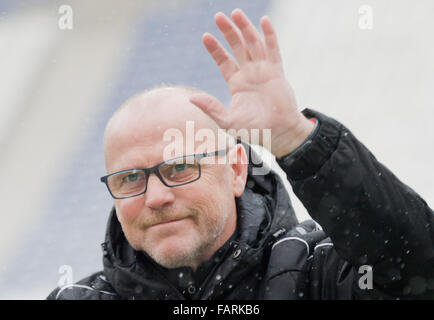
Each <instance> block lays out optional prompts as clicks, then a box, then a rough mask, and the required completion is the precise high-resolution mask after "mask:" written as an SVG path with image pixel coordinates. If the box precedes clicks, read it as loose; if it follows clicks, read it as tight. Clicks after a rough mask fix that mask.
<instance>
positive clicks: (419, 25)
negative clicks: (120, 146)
mask: <svg viewBox="0 0 434 320" xmlns="http://www.w3.org/2000/svg"><path fill="white" fill-rule="evenodd" d="M65 5H66V7H65ZM237 7H239V8H241V9H243V10H244V11H245V12H246V13H247V14H248V15H249V17H250V18H251V19H252V21H254V23H255V24H256V25H258V23H259V18H260V17H261V16H263V15H265V14H267V15H269V16H270V17H271V19H272V22H273V24H274V26H275V28H276V31H277V34H278V38H279V41H280V46H281V50H282V56H283V60H284V64H285V72H286V74H287V76H288V79H289V80H290V82H291V84H292V85H293V87H294V89H295V92H296V94H297V98H298V103H299V105H300V108H304V107H309V108H312V109H316V110H318V111H320V112H323V113H326V114H327V115H329V116H332V117H334V118H336V119H338V120H339V121H341V122H342V123H344V124H345V125H346V126H347V127H349V128H350V129H351V130H352V131H353V133H355V135H356V136H357V137H358V138H359V139H360V140H361V141H362V142H363V143H364V144H365V145H366V146H368V148H369V149H370V150H371V151H372V152H373V153H374V154H375V156H376V157H377V159H379V160H380V161H381V162H382V163H384V164H385V165H386V166H387V167H388V168H390V169H391V170H392V171H393V172H394V173H395V174H396V175H397V176H398V177H399V178H400V179H401V180H402V181H404V182H405V183H406V184H408V185H409V186H410V187H412V188H413V189H415V190H416V191H417V192H418V193H419V194H420V195H421V196H422V197H423V198H424V199H425V200H426V201H427V202H428V204H429V205H430V206H431V207H433V206H434V174H433V169H432V163H433V161H434V126H433V125H432V123H433V119H434V103H433V98H432V93H433V88H434V59H433V57H434V40H433V39H434V20H433V19H432V17H433V16H434V2H432V1H431V0H418V1H417V2H415V1H410V0H393V1H392V0H365V1H358V0H347V1H342V0H326V1H314V0H269V1H265V0H236V1H234V0H160V1H156V0H146V1H143V0H129V1H115V0H98V1H96V0H94V1H86V0H62V1H56V0H54V1H48V0H0V177H1V178H0V204H1V213H0V215H1V223H0V299H44V298H45V297H46V296H47V295H48V294H49V293H50V292H51V290H52V289H54V288H55V287H56V286H57V285H59V284H60V283H65V281H74V282H75V281H78V280H80V279H81V278H83V277H85V276H87V275H89V274H90V273H92V272H94V271H97V270H100V269H101V268H102V254H101V250H100V243H101V242H102V241H103V239H104V231H105V226H106V219H107V217H108V213H109V210H110V208H111V206H112V199H111V198H110V196H109V194H108V192H107V190H106V189H105V186H104V185H103V184H101V183H100V182H99V177H100V176H102V175H104V174H105V168H104V155H103V148H102V137H103V130H104V126H105V124H106V122H107V120H108V119H109V117H110V115H111V114H112V113H113V112H114V111H115V110H116V108H117V107H118V106H119V105H120V104H121V103H122V102H123V101H124V100H125V99H127V98H128V97H129V96H131V95H133V94H134V93H136V92H138V91H141V90H143V89H145V88H149V87H152V86H155V85H157V84H161V83H163V82H164V83H169V84H183V85H188V86H194V87H198V88H200V89H202V90H205V91H208V92H210V93H211V94H213V95H215V96H216V97H217V98H219V99H220V100H221V101H223V102H224V103H228V101H229V100H230V95H229V92H228V90H227V87H226V84H225V82H224V80H223V78H222V77H221V75H220V73H219V70H218V68H217V67H216V66H215V64H214V62H213V60H212V59H211V57H210V56H209V55H208V53H207V52H206V50H205V49H204V47H203V46H202V43H201V36H202V34H203V33H204V32H211V33H213V34H214V35H216V36H217V37H218V38H219V39H221V40H223V37H222V36H221V35H220V34H219V32H218V30H217V27H216V26H215V25H214V21H213V17H214V15H215V13H217V12H218V11H222V12H224V13H226V14H230V12H231V11H232V10H233V9H235V8H237ZM71 18H72V19H71ZM291 195H292V194H291ZM292 201H293V204H294V207H295V208H296V210H297V214H298V216H299V219H300V220H304V219H306V218H308V215H307V213H306V210H305V209H304V208H303V206H302V205H301V204H300V203H299V201H298V200H297V199H296V198H295V197H294V196H293V195H292ZM65 277H66V278H65Z"/></svg>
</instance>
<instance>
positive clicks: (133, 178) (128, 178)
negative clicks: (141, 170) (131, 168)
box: [123, 173, 140, 183]
mask: <svg viewBox="0 0 434 320" xmlns="http://www.w3.org/2000/svg"><path fill="white" fill-rule="evenodd" d="M139 178H140V177H139V174H138V173H130V174H129V175H127V176H125V177H124V179H123V182H124V183H129V182H136V181H137V180H139Z"/></svg>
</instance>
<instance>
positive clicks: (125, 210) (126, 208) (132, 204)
mask: <svg viewBox="0 0 434 320" xmlns="http://www.w3.org/2000/svg"><path fill="white" fill-rule="evenodd" d="M115 207H116V212H117V216H118V219H119V221H120V222H122V223H124V222H125V223H132V222H134V221H135V220H136V219H137V217H139V215H140V212H141V211H142V210H143V201H142V200H141V197H140V196H139V197H134V198H129V199H123V200H116V202H115Z"/></svg>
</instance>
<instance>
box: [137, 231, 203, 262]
mask: <svg viewBox="0 0 434 320" xmlns="http://www.w3.org/2000/svg"><path fill="white" fill-rule="evenodd" d="M193 240H194V239H191V238H189V239H184V238H181V237H176V236H171V237H166V238H164V239H162V240H159V241H155V242H154V241H148V242H147V245H146V246H145V248H144V251H145V252H146V253H147V254H148V255H149V256H150V257H151V258H152V259H154V261H155V262H157V263H158V264H160V265H162V266H163V267H166V268H169V269H172V268H178V267H183V266H191V265H192V264H193V261H194V260H196V257H197V249H198V248H197V245H198V243H199V242H197V241H193Z"/></svg>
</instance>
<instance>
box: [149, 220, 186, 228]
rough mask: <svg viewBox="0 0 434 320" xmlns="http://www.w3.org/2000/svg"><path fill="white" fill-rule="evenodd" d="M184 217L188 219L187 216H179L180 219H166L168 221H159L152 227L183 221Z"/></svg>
mask: <svg viewBox="0 0 434 320" xmlns="http://www.w3.org/2000/svg"><path fill="white" fill-rule="evenodd" d="M184 219H186V218H179V219H172V220H166V221H162V222H158V223H156V224H154V225H152V227H155V226H162V225H167V224H170V223H174V222H178V221H181V220H184Z"/></svg>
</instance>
